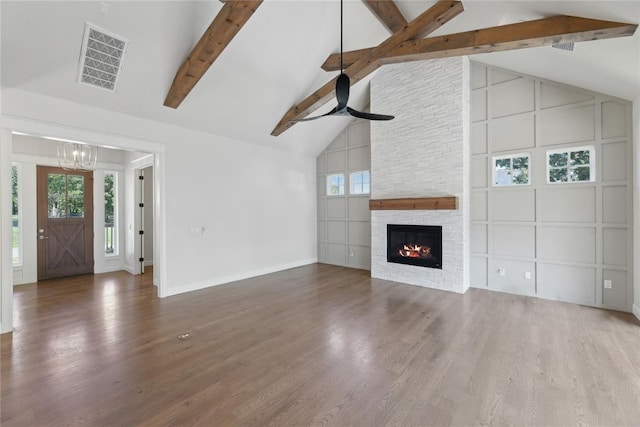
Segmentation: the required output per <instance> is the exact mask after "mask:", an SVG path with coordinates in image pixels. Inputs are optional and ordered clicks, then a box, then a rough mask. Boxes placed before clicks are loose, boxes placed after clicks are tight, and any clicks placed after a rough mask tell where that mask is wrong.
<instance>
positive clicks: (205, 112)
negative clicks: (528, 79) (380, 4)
mask: <svg viewBox="0 0 640 427" xmlns="http://www.w3.org/2000/svg"><path fill="white" fill-rule="evenodd" d="M434 4H435V2H434V1H433V0H397V1H395V5H396V6H397V8H398V9H399V11H400V12H401V13H402V15H403V16H404V17H405V19H406V20H407V21H411V20H413V19H415V18H416V17H418V16H419V15H420V14H422V13H423V12H424V11H425V10H427V9H429V8H430V7H431V6H433V5H434ZM344 6H345V11H344V16H345V29H344V31H345V32H344V48H345V50H346V51H356V50H359V49H367V48H370V47H372V46H377V45H379V44H380V43H382V42H384V41H385V40H386V39H387V38H388V37H389V30H388V29H387V26H385V25H383V24H381V19H380V18H379V17H378V16H377V15H375V14H374V13H371V10H370V9H369V8H368V6H367V5H366V4H365V3H364V2H363V1H362V0H345V4H344ZM223 7H224V5H223V4H222V3H220V2H218V1H214V0H208V1H198V0H193V1H191V0H182V1H160V0H145V1H109V0H104V1H100V2H98V1H59V0H46V1H23V0H16V1H11V0H2V1H0V8H1V16H0V19H1V22H0V31H1V40H0V41H1V46H0V55H1V59H2V61H1V67H2V69H1V76H0V77H1V81H0V82H1V84H2V94H3V95H6V96H3V97H2V111H3V114H7V113H8V112H9V111H11V107H12V105H11V103H12V102H14V101H15V102H21V101H22V99H18V98H17V96H18V95H17V94H18V93H25V92H30V93H33V94H37V95H41V96H46V97H52V98H57V99H61V100H63V101H68V102H73V103H76V104H80V105H88V106H91V107H95V108H98V109H103V110H109V111H114V112H117V113H119V114H124V115H128V116H131V117H135V118H141V119H146V120H152V121H155V122H161V123H166V124H170V125H174V126H180V127H183V128H189V129H193V130H196V131H202V132H206V133H209V134H211V135H219V136H223V137H228V138H233V139H235V140H240V141H244V142H248V143H254V144H261V145H265V146H269V147H273V148H277V149H281V150H286V151H291V152H301V153H306V154H308V155H311V156H315V155H317V154H318V153H320V152H321V151H322V150H323V149H324V148H325V147H326V145H327V144H329V143H330V142H331V141H332V140H333V139H334V138H335V137H336V136H337V135H338V134H339V133H340V132H341V131H342V130H343V129H344V127H345V126H346V125H347V124H348V123H350V119H348V118H342V117H332V118H327V119H324V120H316V121H313V122H308V123H304V124H300V125H299V126H294V127H293V128H291V129H289V130H288V131H287V132H285V133H283V134H281V135H280V136H278V137H274V136H271V135H270V133H271V131H272V130H273V128H274V126H275V125H276V124H277V123H278V121H279V120H280V118H281V117H282V114H283V113H284V112H285V111H287V110H288V109H289V108H290V107H291V106H292V105H295V104H297V103H298V102H300V101H301V100H303V99H304V98H305V97H306V96H307V95H308V94H310V93H312V92H313V91H315V90H316V89H318V88H319V87H321V86H322V85H324V84H326V83H327V82H328V81H331V80H333V78H334V77H335V76H336V74H337V72H336V71H330V72H326V71H324V70H322V69H321V68H320V67H319V65H320V64H322V62H323V61H324V60H325V59H326V58H327V56H328V55H329V54H331V53H334V52H337V51H339V46H340V26H339V16H340V15H339V3H338V2H337V1H335V0H332V1H327V0H295V1H281V0H268V1H265V2H263V3H262V4H261V6H260V7H259V8H258V10H256V11H255V13H254V14H253V15H252V16H251V18H250V20H249V22H248V23H247V24H246V25H244V27H243V28H242V30H240V31H239V32H238V33H237V34H236V35H235V37H234V38H233V40H232V41H231V42H230V43H229V45H228V46H227V48H225V49H224V50H223V51H222V52H221V53H220V54H219V56H218V58H217V59H216V60H215V63H214V65H213V66H212V67H211V68H209V70H208V71H207V72H206V73H205V75H204V76H202V78H201V79H200V81H199V82H198V84H197V88H196V89H195V90H192V91H191V93H190V94H189V96H188V97H187V98H185V100H184V101H182V103H181V104H180V108H178V109H173V108H168V107H165V106H164V105H163V103H164V101H165V98H166V95H167V93H168V91H169V89H170V87H171V85H172V81H173V79H174V77H175V75H176V70H178V69H179V68H180V66H181V64H182V63H183V62H184V60H185V58H186V57H187V55H188V53H189V52H190V51H191V50H192V49H193V47H194V46H195V45H196V44H197V42H198V40H199V39H200V38H201V37H202V35H203V34H204V33H205V31H206V30H207V28H208V27H209V26H210V25H211V23H212V21H213V20H214V18H215V16H216V15H218V13H219V12H220V10H221V9H222V8H223ZM464 8H465V12H464V13H462V14H460V15H458V16H457V17H456V18H455V19H453V20H451V21H450V22H448V23H447V24H446V25H444V26H443V27H441V28H440V29H438V30H436V31H434V32H433V33H432V34H430V36H429V37H432V38H435V37H440V36H443V35H446V34H458V33H464V32H468V31H472V30H476V29H478V28H490V27H496V26H501V25H510V24H517V23H521V22H523V21H533V20H538V19H544V18H549V17H552V16H558V15H568V16H580V17H584V18H590V19H596V20H606V21H614V22H628V23H632V24H638V23H639V22H640V2H638V1H615V0H614V1H610V0H574V1H544V0H519V1H502V0H491V1H484V0H467V1H465V2H464ZM85 22H89V23H92V24H94V25H96V26H98V27H100V28H102V29H104V30H106V31H109V32H113V33H116V34H119V35H122V36H123V37H125V38H126V39H127V40H129V45H128V46H127V52H126V53H125V57H124V63H123V67H122V71H121V76H120V79H119V81H118V88H117V90H116V92H109V91H105V90H101V89H99V88H93V87H90V86H87V85H83V84H79V83H77V73H78V60H79V55H80V50H81V46H82V35H83V31H84V25H85ZM639 33H640V32H638V31H636V32H635V34H634V35H633V36H631V37H623V38H613V39H603V40H595V41H589V42H584V43H576V47H575V50H574V51H573V52H566V51H562V50H559V49H553V48H551V47H537V48H529V49H519V50H511V51H504V52H491V53H483V54H476V55H474V56H473V57H472V58H473V59H476V60H479V61H481V62H484V63H487V64H490V65H493V66H496V67H501V68H506V69H510V70H513V71H514V72H517V73H522V74H530V75H535V76H538V77H540V78H544V79H549V80H553V81H558V82H560V83H564V84H568V85H574V86H578V87H583V88H586V89H589V90H594V91H597V92H602V93H605V94H608V95H612V96H617V97H620V98H624V99H628V100H634V99H636V98H637V97H639V96H640V77H639V76H640V35H639ZM403 43H407V42H403ZM401 45H402V43H401ZM345 59H348V56H345ZM351 62H353V61H351ZM374 75H375V73H372V74H370V75H369V76H367V77H366V78H364V79H362V80H361V81H360V82H358V83H356V84H355V85H354V86H353V87H352V89H351V94H350V102H352V101H353V102H354V104H353V107H354V108H358V109H360V108H362V107H364V106H366V104H367V103H368V92H369V88H368V84H369V81H370V79H371V77H372V76H374ZM7 89H10V90H7ZM29 95H30V94H29ZM31 99H33V97H32V96H27V94H25V97H24V100H25V101H26V100H31ZM331 101H333V100H331ZM20 107H21V105H20ZM331 107H333V102H329V103H327V105H324V106H322V107H320V108H319V109H318V111H317V113H322V112H326V111H329V109H330V108H331ZM14 110H15V111H22V110H21V108H18V106H17V104H16V108H14ZM390 113H394V114H396V115H397V114H401V113H402V112H395V111H394V112H390ZM141 123H142V122H141ZM87 125H90V123H89V122H87ZM145 126H146V125H145ZM114 131H116V130H114Z"/></svg>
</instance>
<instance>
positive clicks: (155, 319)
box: [0, 264, 640, 427]
mask: <svg viewBox="0 0 640 427" xmlns="http://www.w3.org/2000/svg"><path fill="white" fill-rule="evenodd" d="M151 276H152V275H151V274H146V275H144V276H130V275H129V274H127V273H114V274H105V275H96V276H80V277H75V278H68V279H55V280H50V281H46V282H40V283H39V284H33V285H24V286H19V287H16V288H15V297H14V298H15V331H14V332H13V333H12V334H5V335H3V336H2V338H1V346H2V348H1V368H0V369H1V378H0V379H1V386H0V387H1V393H2V394H1V399H2V401H1V404H0V410H1V413H0V424H2V426H3V427H7V426H40V425H43V426H45V425H46V426H57V425H85V426H87V425H88V426H131V425H149V426H163V425H172V426H184V425H207V426H233V425H242V426H267V425H273V426H301V425H320V426H330V425H331V426H427V425H437V426H447V425H455V426H464V425H492V424H495V425H503V424H509V425H540V426H557V425H575V424H588V425H607V426H613V425H615V426H619V425H636V426H637V425H640V322H638V321H637V319H635V318H634V317H633V316H632V315H630V314H627V313H619V312H613V311H606V310H599V309H595V308H590V307H583V306H578V305H572V304H565V303H559V302H551V301H545V300H541V299H536V298H528V297H521V296H515V295H509V294H501V293H497V292H489V291H483V290H477V289H471V290H470V291H469V292H467V293H466V294H465V295H457V294H453V293H447V292H441V291H436V290H430V289H425V288H420V287H415V286H409V285H402V284H398V283H393V282H388V281H382V280H374V279H371V278H370V277H369V273H368V272H366V271H361V270H353V269H347V268H341V267H335V266H329V265H322V264H317V265H310V266H306V267H301V268H296V269H292V270H288V271H284V272H280V273H275V274H270V275H267V276H262V277H258V278H254V279H249V280H244V281H242V282H238V283H235V284H231V285H223V286H218V287H215V288H211V289H206V290H202V291H197V292H192V293H189V294H185V295H179V296H175V297H170V298H166V299H158V298H157V297H155V288H154V287H153V286H152V285H151V283H150V282H151ZM184 332H188V333H190V334H191V338H190V339H187V340H180V339H178V338H177V337H178V335H179V334H181V333H184Z"/></svg>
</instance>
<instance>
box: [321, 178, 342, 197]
mask: <svg viewBox="0 0 640 427" xmlns="http://www.w3.org/2000/svg"><path fill="white" fill-rule="evenodd" d="M334 176H337V177H340V178H342V182H341V183H340V182H339V183H338V189H339V190H342V191H341V192H339V193H338V194H334V193H331V192H330V191H329V189H330V188H331V178H332V177H334ZM344 187H345V177H344V173H332V174H329V175H327V178H326V192H327V197H339V196H344V195H345V188H344Z"/></svg>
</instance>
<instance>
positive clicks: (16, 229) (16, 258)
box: [11, 165, 22, 265]
mask: <svg viewBox="0 0 640 427" xmlns="http://www.w3.org/2000/svg"><path fill="white" fill-rule="evenodd" d="M20 172H21V171H20V167H19V166H18V165H13V166H12V167H11V235H12V245H11V249H12V263H13V265H20V264H22V251H21V250H20V249H21V248H22V224H21V222H22V221H21V220H20V216H21V215H20V199H21V194H20V193H21V191H20V175H21V174H20Z"/></svg>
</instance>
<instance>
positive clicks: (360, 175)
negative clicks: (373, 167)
mask: <svg viewBox="0 0 640 427" xmlns="http://www.w3.org/2000/svg"><path fill="white" fill-rule="evenodd" d="M350 182H351V194H369V192H370V188H369V187H370V184H371V180H370V177H369V171H360V172H352V173H351V176H350Z"/></svg>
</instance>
